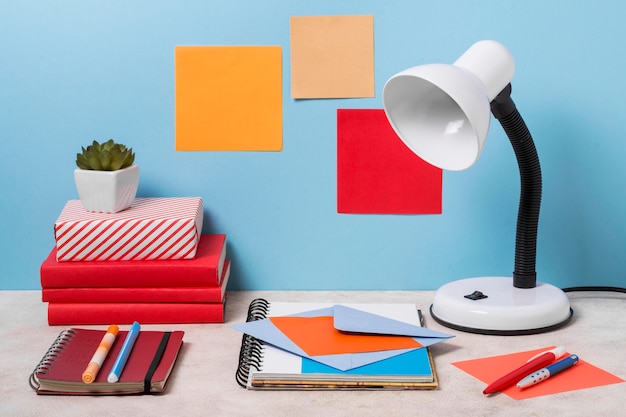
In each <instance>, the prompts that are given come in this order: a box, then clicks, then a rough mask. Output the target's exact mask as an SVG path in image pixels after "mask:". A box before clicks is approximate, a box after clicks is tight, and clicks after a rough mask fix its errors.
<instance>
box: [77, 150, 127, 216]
mask: <svg viewBox="0 0 626 417" xmlns="http://www.w3.org/2000/svg"><path fill="white" fill-rule="evenodd" d="M134 161H135V153H134V152H133V150H132V148H127V147H126V146H125V145H122V144H120V143H116V142H115V141H114V140H113V139H109V140H108V141H106V142H104V143H102V144H100V143H98V142H97V141H95V140H94V141H93V143H92V144H91V145H89V146H87V148H84V147H82V152H81V153H77V154H76V165H77V166H78V168H76V169H75V170H74V181H75V183H76V190H77V191H78V196H79V197H80V200H81V202H82V204H83V207H84V208H85V210H87V211H93V212H102V213H117V212H119V211H122V210H124V209H127V208H128V207H130V205H131V203H132V202H133V200H134V199H135V195H136V194H137V186H138V185H139V166H137V165H134V164H133V162H134Z"/></svg>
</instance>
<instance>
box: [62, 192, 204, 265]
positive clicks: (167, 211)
mask: <svg viewBox="0 0 626 417" xmlns="http://www.w3.org/2000/svg"><path fill="white" fill-rule="evenodd" d="M202 218H203V209H202V199H201V198H199V197H172V198H136V199H135V200H134V201H133V203H132V205H131V206H130V208H128V209H126V210H123V211H120V212H118V213H92V212H88V211H86V210H85V209H84V208H83V206H82V204H81V202H80V200H70V201H68V202H67V204H66V205H65V207H64V208H63V211H62V212H61V215H60V216H59V218H58V219H57V221H56V223H55V224H54V237H55V240H56V247H57V261H59V262H65V261H133V260H153V259H192V258H194V257H195V255H196V249H197V247H198V241H199V240H200V236H201V234H202Z"/></svg>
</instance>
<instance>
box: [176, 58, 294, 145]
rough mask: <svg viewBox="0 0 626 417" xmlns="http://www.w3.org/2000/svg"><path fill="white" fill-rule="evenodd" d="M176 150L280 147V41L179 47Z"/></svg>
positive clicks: (177, 60)
mask: <svg viewBox="0 0 626 417" xmlns="http://www.w3.org/2000/svg"><path fill="white" fill-rule="evenodd" d="M175 61H176V76H175V83H176V150H177V151H280V150H282V48H281V47H280V46H177V47H176V50H175Z"/></svg>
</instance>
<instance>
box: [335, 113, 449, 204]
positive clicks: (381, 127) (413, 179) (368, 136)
mask: <svg viewBox="0 0 626 417" xmlns="http://www.w3.org/2000/svg"><path fill="white" fill-rule="evenodd" d="M441 182H442V172H441V170H440V169H439V168H436V167H434V166H432V165H430V164H428V163H426V162H424V161H423V160H422V159H421V158H419V157H418V156H417V155H415V154H414V153H413V152H411V151H410V150H409V148H407V147H406V146H405V145H404V143H403V142H402V141H401V140H400V139H399V138H398V136H397V135H396V133H395V132H394V131H393V128H392V127H391V125H390V124H389V122H388V121H387V118H386V116H385V113H384V111H383V110H379V109H366V110H363V109H357V110H341V109H340V110H338V111H337V211H338V212H339V213H355V214H441Z"/></svg>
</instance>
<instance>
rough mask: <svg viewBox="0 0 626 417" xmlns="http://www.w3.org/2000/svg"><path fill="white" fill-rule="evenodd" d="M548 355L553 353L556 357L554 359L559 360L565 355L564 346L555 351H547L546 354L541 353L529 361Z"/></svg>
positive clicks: (556, 348)
mask: <svg viewBox="0 0 626 417" xmlns="http://www.w3.org/2000/svg"><path fill="white" fill-rule="evenodd" d="M546 353H552V354H553V355H554V359H558V358H560V357H561V356H563V355H565V348H564V347H563V346H557V347H555V348H554V349H550V350H546V351H545V352H541V353H538V354H536V355H535V356H533V357H532V358H530V359H528V362H530V361H532V360H534V359H537V358H538V357H539V356H542V355H545V354H546Z"/></svg>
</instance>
